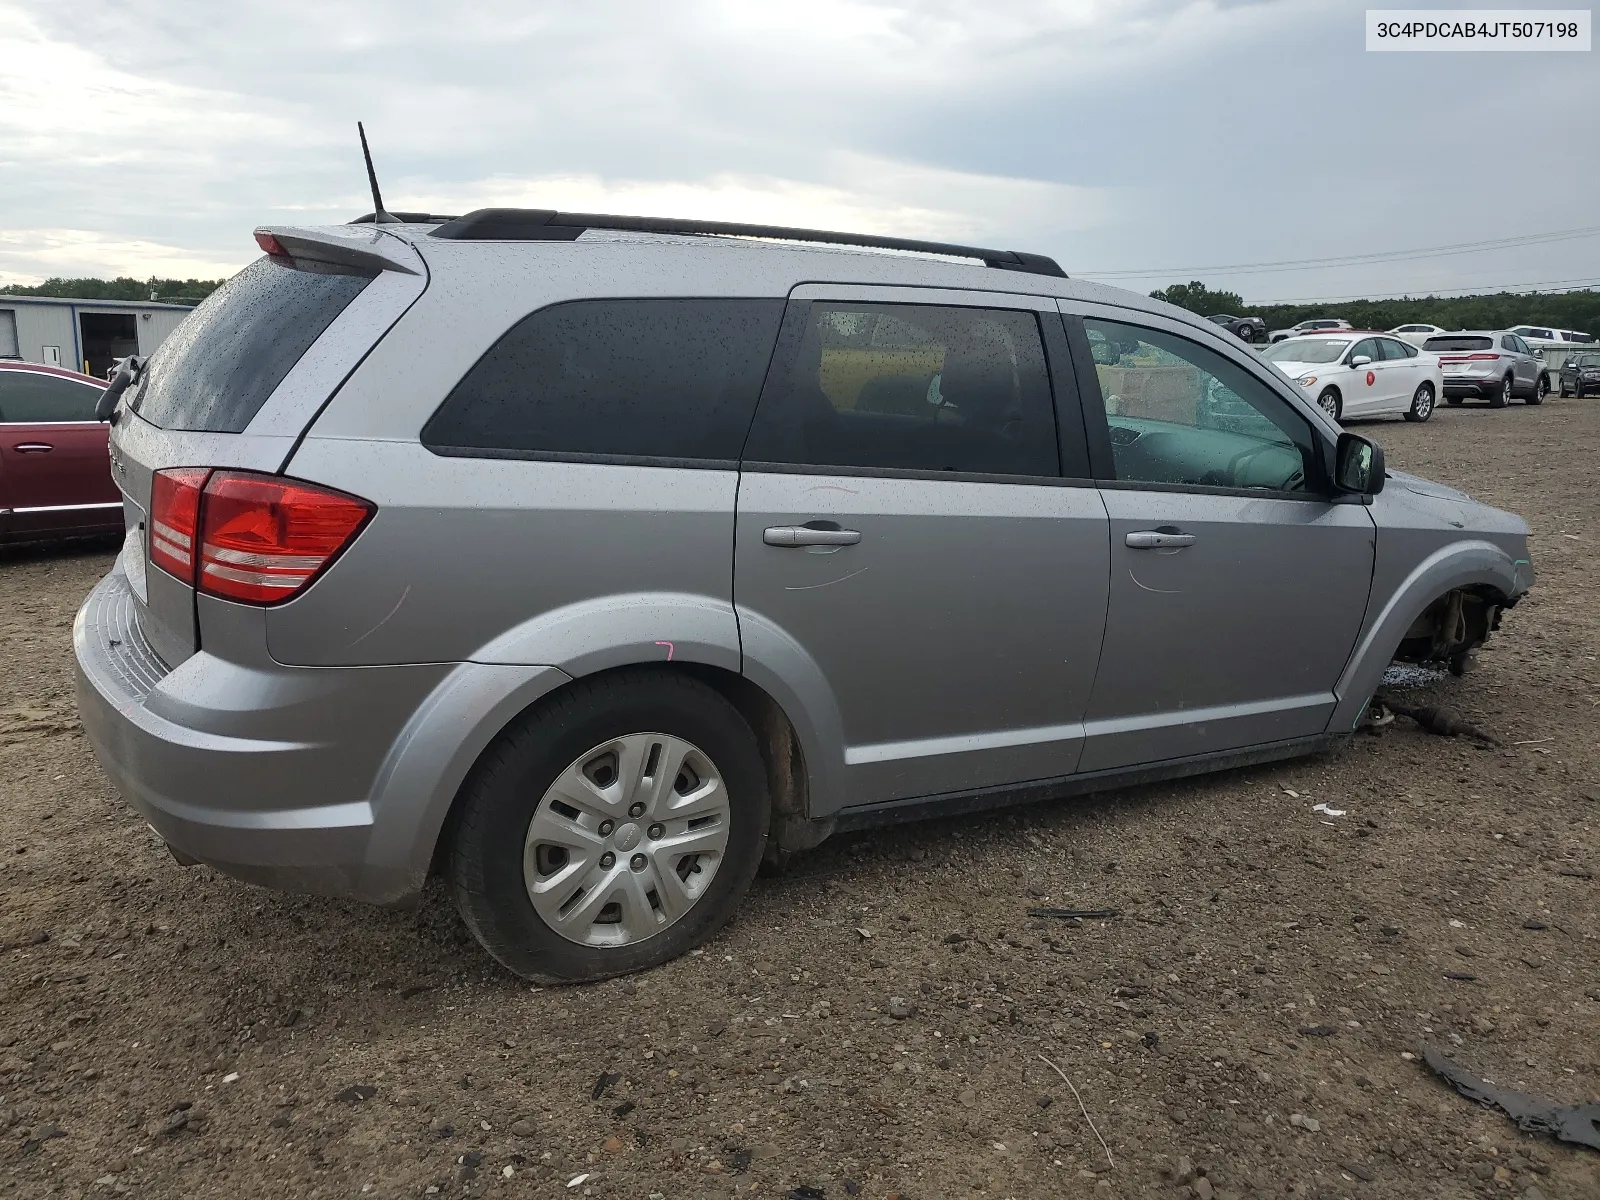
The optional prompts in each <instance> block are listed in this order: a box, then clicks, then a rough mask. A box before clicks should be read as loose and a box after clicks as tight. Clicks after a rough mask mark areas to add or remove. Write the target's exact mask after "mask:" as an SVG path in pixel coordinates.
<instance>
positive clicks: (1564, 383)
mask: <svg viewBox="0 0 1600 1200" xmlns="http://www.w3.org/2000/svg"><path fill="white" fill-rule="evenodd" d="M1570 395H1572V393H1571V392H1569V391H1568V390H1567V381H1566V379H1564V378H1563V379H1562V380H1561V398H1562V399H1563V400H1565V399H1566V398H1567V397H1568V396H1570Z"/></svg>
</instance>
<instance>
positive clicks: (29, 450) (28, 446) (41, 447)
mask: <svg viewBox="0 0 1600 1200" xmlns="http://www.w3.org/2000/svg"><path fill="white" fill-rule="evenodd" d="M11 448H12V449H13V450H15V451H16V452H17V453H18V454H49V453H50V451H52V450H54V449H55V447H54V446H52V445H51V444H50V443H49V442H18V443H17V444H16V445H15V446H13V447H11Z"/></svg>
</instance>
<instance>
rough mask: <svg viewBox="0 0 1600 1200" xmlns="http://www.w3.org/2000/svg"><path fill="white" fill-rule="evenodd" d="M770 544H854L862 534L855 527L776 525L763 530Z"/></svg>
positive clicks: (764, 540)
mask: <svg viewBox="0 0 1600 1200" xmlns="http://www.w3.org/2000/svg"><path fill="white" fill-rule="evenodd" d="M761 540H762V541H763V542H765V543H766V544H767V545H769V546H854V545H855V544H856V543H857V542H859V541H860V540H861V534H860V532H859V531H857V530H854V529H813V528H812V527H811V526H809V525H774V526H772V528H770V529H766V530H763V531H762V534H761Z"/></svg>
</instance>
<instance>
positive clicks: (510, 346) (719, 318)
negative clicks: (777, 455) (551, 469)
mask: <svg viewBox="0 0 1600 1200" xmlns="http://www.w3.org/2000/svg"><path fill="white" fill-rule="evenodd" d="M783 304H784V302H783V301H782V300H776V299H775V300H733V299H714V300H713V299H674V300H580V301H575V302H573V303H570V304H557V305H553V306H552V307H550V308H545V309H540V310H539V311H538V312H536V313H533V314H531V315H530V316H527V317H524V318H523V319H522V320H521V321H519V322H518V323H517V324H516V325H514V326H512V328H511V330H510V331H509V332H508V333H506V334H505V336H503V337H502V338H501V339H500V340H499V341H498V342H496V343H495V344H494V346H492V347H491V348H490V349H489V350H488V352H487V353H485V354H484V356H483V357H482V358H481V359H479V360H478V362H477V363H476V364H475V365H474V366H473V368H472V369H471V370H470V371H468V372H467V374H466V376H465V377H464V378H463V379H462V380H461V382H460V383H458V384H457V385H456V386H455V389H454V390H453V391H451V393H450V395H449V396H448V397H447V398H446V399H445V402H444V403H443V404H442V405H441V406H440V407H439V410H438V411H437V412H436V413H434V414H433V417H432V418H431V419H430V420H429V421H428V423H427V425H426V426H425V427H424V428H423V430H422V442H423V445H425V446H427V447H428V448H429V449H430V450H433V451H434V452H435V453H439V454H458V453H466V454H474V453H480V454H489V455H491V456H493V455H496V454H499V455H507V456H535V457H538V456H543V455H550V456H572V455H585V456H588V455H594V456H601V457H605V458H671V459H699V460H710V461H713V462H717V463H722V464H729V465H731V464H733V463H736V462H737V461H738V459H739V451H740V449H741V447H742V446H743V445H744V439H745V434H746V433H748V432H749V429H750V419H751V417H752V416H753V415H754V413H755V407H756V398H757V397H758V396H759V395H760V393H761V381H762V379H763V378H765V376H766V372H767V362H768V360H769V359H770V358H771V357H772V346H773V343H774V342H775V341H776V340H777V336H778V322H779V321H780V320H781V318H782V316H783Z"/></svg>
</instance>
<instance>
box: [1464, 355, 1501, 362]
mask: <svg viewBox="0 0 1600 1200" xmlns="http://www.w3.org/2000/svg"><path fill="white" fill-rule="evenodd" d="M1499 357H1500V356H1499V355H1498V354H1469V355H1467V361H1468V362H1495V361H1496V360H1497V359H1499Z"/></svg>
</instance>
